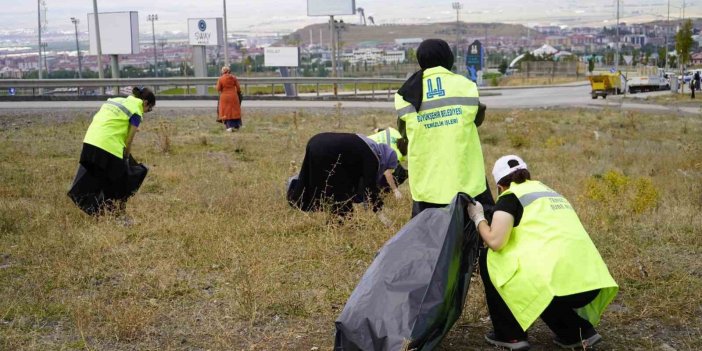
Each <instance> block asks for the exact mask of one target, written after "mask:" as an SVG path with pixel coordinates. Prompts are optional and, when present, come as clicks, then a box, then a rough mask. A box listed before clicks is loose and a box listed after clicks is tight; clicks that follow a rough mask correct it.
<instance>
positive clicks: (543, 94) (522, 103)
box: [0, 84, 701, 114]
mask: <svg viewBox="0 0 702 351" xmlns="http://www.w3.org/2000/svg"><path fill="white" fill-rule="evenodd" d="M485 92H486V95H488V93H489V95H490V96H484V97H482V98H481V101H482V102H483V103H485V104H486V105H488V108H489V109H515V108H547V107H551V108H553V107H560V108H603V107H612V108H619V107H621V108H623V109H627V110H641V111H655V112H666V111H667V112H672V113H691V114H699V113H701V111H700V108H696V107H689V106H682V107H677V106H664V105H654V104H647V103H638V102H629V101H624V102H622V99H621V97H610V98H609V99H606V100H605V99H597V100H592V99H591V98H590V94H589V93H590V86H589V85H587V84H569V85H563V86H548V87H528V88H508V89H500V90H494V89H485ZM648 94H660V93H648ZM637 95H643V94H637ZM101 104H102V102H100V101H12V102H8V101H3V102H0V110H5V109H12V110H17V109H20V110H24V109H71V108H98V107H99V106H100V105H101ZM336 104H337V102H336V101H310V100H304V101H300V100H245V101H244V105H243V107H244V108H332V107H335V106H336ZM341 104H342V106H343V107H344V108H377V109H390V110H391V109H393V103H392V102H390V101H342V102H341ZM156 106H157V108H174V109H179V108H206V109H215V107H216V106H217V102H216V101H214V100H161V101H158V102H157V105H156ZM0 113H1V112H0Z"/></svg>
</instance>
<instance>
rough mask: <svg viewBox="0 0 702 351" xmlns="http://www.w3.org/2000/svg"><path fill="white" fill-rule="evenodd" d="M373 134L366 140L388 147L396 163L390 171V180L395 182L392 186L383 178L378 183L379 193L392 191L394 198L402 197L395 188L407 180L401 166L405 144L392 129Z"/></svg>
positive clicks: (405, 157) (384, 129)
mask: <svg viewBox="0 0 702 351" xmlns="http://www.w3.org/2000/svg"><path fill="white" fill-rule="evenodd" d="M373 132H374V134H371V135H369V136H368V139H371V140H373V141H375V142H376V143H378V144H385V145H388V146H390V148H392V150H393V151H395V154H396V155H397V161H398V162H397V166H396V167H395V169H394V170H393V171H392V178H393V179H394V181H395V182H394V184H392V183H390V182H388V181H387V180H386V179H385V178H383V179H381V180H380V182H379V183H378V187H380V190H381V192H386V191H390V190H392V191H393V193H394V195H395V198H398V199H399V198H401V197H402V195H401V193H400V191H399V190H398V189H397V187H399V186H400V185H401V184H402V183H404V182H405V181H406V180H407V169H405V167H403V166H402V162H405V161H406V160H407V156H406V155H407V143H404V144H403V143H402V140H403V139H402V135H401V134H400V132H399V131H398V130H397V129H395V128H392V127H388V128H379V129H375V130H374V131H373ZM398 141H399V143H398Z"/></svg>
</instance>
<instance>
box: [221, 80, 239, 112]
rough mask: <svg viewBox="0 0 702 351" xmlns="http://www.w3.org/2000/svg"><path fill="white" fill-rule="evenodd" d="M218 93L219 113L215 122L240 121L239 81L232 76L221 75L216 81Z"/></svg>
mask: <svg viewBox="0 0 702 351" xmlns="http://www.w3.org/2000/svg"><path fill="white" fill-rule="evenodd" d="M217 91H219V93H220V94H219V113H218V115H217V121H219V122H221V121H224V120H230V119H241V102H240V101H239V95H238V94H237V93H238V92H240V91H241V88H240V87H239V81H238V80H237V79H236V77H235V76H234V75H232V74H223V75H222V76H221V77H219V80H217Z"/></svg>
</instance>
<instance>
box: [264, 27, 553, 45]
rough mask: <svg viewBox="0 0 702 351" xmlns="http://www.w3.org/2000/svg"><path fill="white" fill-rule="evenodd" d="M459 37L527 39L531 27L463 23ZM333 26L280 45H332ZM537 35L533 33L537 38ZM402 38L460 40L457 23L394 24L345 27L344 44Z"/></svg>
mask: <svg viewBox="0 0 702 351" xmlns="http://www.w3.org/2000/svg"><path fill="white" fill-rule="evenodd" d="M459 33H460V35H461V37H462V40H463V41H472V40H474V39H481V38H484V37H485V35H486V33H487V35H488V36H490V37H495V36H499V37H522V36H527V27H525V26H523V25H519V24H505V23H466V22H460V23H459ZM329 34H330V33H329V24H328V23H320V24H313V25H309V26H306V27H304V28H302V29H299V30H297V31H295V32H293V33H291V34H289V35H287V36H286V37H285V38H284V39H283V40H282V41H281V42H279V43H278V44H288V45H308V44H310V36H311V37H312V38H311V40H312V44H319V41H320V39H319V38H320V35H321V37H322V44H323V45H328V44H329V41H330V40H329V39H330V37H329ZM535 34H537V35H540V34H539V33H536V32H535V31H533V30H532V31H531V35H532V36H534V35H535ZM401 38H422V39H427V38H440V39H444V40H446V41H448V42H449V43H453V42H454V41H455V40H456V23H455V22H447V23H430V24H407V25H401V24H393V25H379V26H361V25H357V24H349V23H346V24H345V30H344V31H342V33H341V40H342V42H343V43H344V46H345V47H375V46H382V45H388V44H393V43H394V41H395V39H401Z"/></svg>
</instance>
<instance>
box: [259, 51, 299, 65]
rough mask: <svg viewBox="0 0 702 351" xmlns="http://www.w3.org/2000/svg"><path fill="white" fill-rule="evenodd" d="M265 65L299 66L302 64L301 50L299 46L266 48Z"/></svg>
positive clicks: (264, 54) (264, 52)
mask: <svg viewBox="0 0 702 351" xmlns="http://www.w3.org/2000/svg"><path fill="white" fill-rule="evenodd" d="M263 65H264V66H266V67H297V66H299V65H300V50H299V49H298V48H297V46H278V47H272V46H269V47H267V48H264V49H263Z"/></svg>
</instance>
